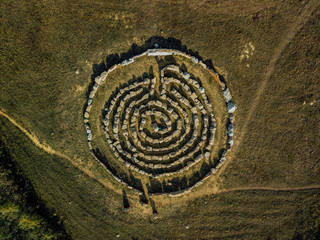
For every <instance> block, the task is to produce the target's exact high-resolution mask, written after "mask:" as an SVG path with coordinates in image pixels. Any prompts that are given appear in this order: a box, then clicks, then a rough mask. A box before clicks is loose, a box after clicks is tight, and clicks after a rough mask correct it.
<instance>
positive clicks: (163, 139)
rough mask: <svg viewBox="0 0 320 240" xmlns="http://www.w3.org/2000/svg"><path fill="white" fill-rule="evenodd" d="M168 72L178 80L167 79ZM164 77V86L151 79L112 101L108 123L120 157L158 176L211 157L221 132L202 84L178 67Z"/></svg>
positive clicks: (169, 68)
mask: <svg viewBox="0 0 320 240" xmlns="http://www.w3.org/2000/svg"><path fill="white" fill-rule="evenodd" d="M168 72H169V73H171V74H170V75H173V74H175V75H176V76H177V78H174V77H167V73H168ZM160 75H161V78H160V82H157V79H156V78H153V79H148V78H146V79H144V80H143V81H141V82H134V83H132V84H130V85H128V86H127V87H124V88H122V89H120V90H119V91H118V93H117V94H116V96H115V97H113V98H111V99H110V100H109V103H110V105H109V106H108V107H107V108H106V109H105V110H106V112H107V114H106V117H105V119H104V121H103V123H104V126H105V134H106V137H107V141H108V143H109V145H110V147H111V148H112V149H113V151H114V154H115V156H116V157H117V159H118V160H119V161H120V162H122V163H123V164H125V165H126V166H127V167H128V168H131V169H134V170H136V171H138V172H139V173H142V174H148V175H153V176H155V175H161V174H167V175H169V173H172V172H177V171H182V170H184V169H188V168H189V167H190V166H192V165H193V164H195V163H196V162H198V161H201V160H203V159H204V158H209V157H210V149H211V147H212V146H213V143H214V133H215V130H216V128H215V125H216V121H215V118H214V115H213V113H212V106H211V104H210V102H209V99H208V97H207V96H206V94H205V89H204V88H203V87H202V86H201V83H200V82H198V81H197V80H195V79H192V78H191V77H190V74H189V73H187V72H182V71H180V69H179V67H178V66H175V65H169V66H166V67H165V68H163V69H162V70H161V73H160ZM146 125H149V129H148V128H147V127H146ZM121 139H123V140H124V141H122V140H121Z"/></svg>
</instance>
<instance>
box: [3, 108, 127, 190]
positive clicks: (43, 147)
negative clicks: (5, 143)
mask: <svg viewBox="0 0 320 240" xmlns="http://www.w3.org/2000/svg"><path fill="white" fill-rule="evenodd" d="M0 115H1V116H3V117H5V118H6V119H8V120H9V121H10V122H11V123H12V124H13V125H14V126H16V127H17V128H18V129H20V130H21V131H22V132H23V133H24V134H25V135H26V136H27V137H28V138H29V139H30V140H31V141H32V143H33V144H34V145H36V146H37V147H38V148H39V149H41V150H43V151H45V152H46V153H49V154H50V155H55V156H58V157H60V158H63V159H66V160H68V161H69V162H70V163H71V164H72V166H74V167H76V168H77V169H79V170H80V171H81V172H83V173H84V174H86V175H87V176H89V177H90V178H92V179H94V180H96V181H98V182H99V183H101V184H102V185H103V186H105V187H107V188H109V189H113V190H114V191H116V192H118V193H119V194H120V193H121V191H120V190H117V189H114V188H113V187H112V186H111V184H110V183H108V182H105V181H101V180H99V179H97V178H96V177H95V176H94V175H93V174H92V173H91V172H90V171H89V170H87V169H86V168H84V167H81V166H79V165H78V164H76V163H75V161H74V160H72V159H71V158H70V157H68V156H67V155H65V154H63V153H61V152H58V151H56V150H54V149H53V148H52V147H51V146H49V145H48V144H46V143H44V142H43V141H40V139H39V138H38V137H37V136H36V135H35V134H33V133H30V132H29V131H28V130H26V129H25V128H24V127H22V126H21V125H20V124H19V123H17V122H16V121H15V120H14V119H13V118H11V117H10V116H9V115H8V114H7V113H6V112H5V111H4V110H3V109H2V108H0Z"/></svg>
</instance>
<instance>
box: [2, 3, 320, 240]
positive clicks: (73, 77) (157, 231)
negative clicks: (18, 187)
mask: <svg viewBox="0 0 320 240" xmlns="http://www.w3.org/2000/svg"><path fill="white" fill-rule="evenodd" d="M0 12H1V26H0V39H1V46H0V69H1V81H0V107H1V108H2V109H5V110H6V112H7V113H8V115H9V116H10V117H12V118H13V119H14V120H15V121H17V122H18V123H19V124H21V125H22V126H23V127H24V128H25V129H27V131H29V132H30V133H33V134H35V135H36V136H37V137H38V138H39V139H40V140H41V141H43V143H46V144H48V145H50V146H51V147H52V148H53V149H55V150H56V151H58V152H61V153H63V154H65V155H66V156H68V159H69V160H67V159H65V158H62V157H58V156H55V155H49V154H48V153H46V152H44V151H42V150H41V149H39V148H37V147H36V146H35V145H34V144H33V143H32V142H31V141H30V140H29V139H28V138H27V137H26V136H25V135H24V134H23V133H22V132H21V131H20V130H19V129H18V128H16V127H14V126H13V125H12V124H11V123H10V122H9V121H8V120H7V119H6V118H4V117H2V116H1V117H0V120H1V124H0V127H1V128H0V129H1V130H0V132H1V136H2V138H3V139H4V140H3V141H4V143H5V147H6V149H8V152H9V154H10V156H11V158H12V159H13V160H14V161H15V162H16V163H17V166H19V168H20V169H21V170H22V172H23V173H24V175H25V177H26V178H28V179H29V180H30V181H31V183H32V185H33V187H34V189H35V192H36V193H37V194H38V196H39V197H40V198H41V199H42V200H43V201H44V203H45V204H46V206H47V207H48V208H49V209H51V210H52V213H56V214H57V215H58V216H60V218H61V219H62V222H63V225H64V227H65V229H66V231H67V233H68V234H69V235H70V236H71V237H72V238H73V239H113V238H115V236H116V234H117V233H119V234H120V239H316V233H318V234H319V219H320V217H319V199H320V197H319V193H320V191H319V190H316V189H314V190H305V191H302V190H301V191H262V190H247V191H230V192H221V190H224V189H232V188H248V187H270V188H279V187H281V188H294V187H309V186H316V185H317V186H319V185H320V179H319V175H320V164H319V161H320V159H319V156H320V152H319V151H320V129H319V126H320V115H319V108H320V102H319V99H320V96H319V94H320V80H319V79H320V66H319V65H320V60H319V59H320V44H319V40H320V39H319V33H320V30H319V29H320V8H319V4H318V1H317V0H310V1H305V0H301V1H298V0H297V1H296V0H285V1H270V0H262V1H258V0H257V1H256V0H252V1H250V3H248V1H245V0H233V1H225V0H216V1H202V0H201V1H152V2H149V1H129V2H128V1H121V0H120V1H95V2H94V3H93V2H92V1H59V2H55V1H45V2H39V1H33V0H31V1H16V0H11V1H7V0H4V1H3V4H1V6H0ZM153 36H161V37H164V38H168V37H174V38H176V39H180V40H181V42H182V44H183V45H186V46H187V47H188V48H189V49H192V50H193V51H197V52H198V53H199V55H200V56H202V57H203V58H204V59H211V60H212V63H213V66H214V67H215V68H216V70H217V71H218V72H219V73H220V74H222V75H223V77H224V78H225V79H226V81H227V83H228V86H229V87H230V89H231V91H232V95H233V97H234V101H235V103H236V105H237V112H236V115H235V123H236V125H235V148H233V149H232V150H231V152H230V153H231V154H230V155H229V156H228V159H227V162H226V164H225V167H223V168H222V169H221V171H220V172H219V174H218V175H217V176H215V177H212V178H210V180H209V181H208V183H206V184H204V185H202V186H200V187H199V188H198V189H197V190H196V191H194V192H192V194H189V195H187V196H184V197H181V198H168V197H166V196H164V197H153V198H152V199H153V201H154V203H155V208H156V209H157V211H158V214H159V218H158V219H154V218H153V215H152V209H151V206H149V207H143V206H141V205H140V204H139V202H138V196H137V195H135V194H134V193H133V192H130V191H127V190H126V189H125V191H126V192H127V194H128V199H129V202H130V206H131V207H130V211H129V212H124V211H123V196H122V188H123V187H122V186H121V185H118V184H117V183H116V182H115V181H114V180H113V179H112V177H111V176H109V175H108V174H107V173H106V172H105V171H104V170H103V168H102V167H101V166H100V165H98V164H97V163H96V162H95V160H94V159H93V158H92V156H91V154H90V152H89V151H88V147H87V142H86V136H85V129H84V127H83V118H82V114H83V106H84V104H85V102H86V93H87V90H88V86H89V84H90V82H91V75H92V74H93V71H94V66H95V65H94V64H98V63H101V62H103V61H105V58H106V56H107V55H109V54H114V53H118V54H120V53H123V52H127V51H128V49H130V48H131V47H132V44H133V43H135V44H137V45H142V44H143V43H144V42H145V41H146V40H148V39H149V38H151V37H153ZM288 39H289V40H288ZM270 62H271V64H270ZM273 62H274V63H273ZM148 70H149V68H147V69H145V70H143V71H148ZM77 73H79V74H77ZM269 73H270V74H271V75H270V78H269V79H268V78H266V75H267V74H269ZM123 81H126V79H123ZM264 84H265V85H264ZM263 86H265V87H263ZM258 93H260V95H258ZM257 96H258V97H257ZM256 100H257V101H256ZM254 104H256V107H255V108H252V106H255V105H254ZM252 109H254V111H253V112H252V114H251V115H250V114H249V113H250V111H252ZM248 116H250V118H248ZM79 169H82V170H83V169H85V171H81V170H79ZM188 224H189V225H190V227H189V228H188V229H186V226H187V225H188ZM317 236H319V235H317ZM301 237H302V238H301Z"/></svg>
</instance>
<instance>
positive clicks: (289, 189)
mask: <svg viewBox="0 0 320 240" xmlns="http://www.w3.org/2000/svg"><path fill="white" fill-rule="evenodd" d="M314 189H320V185H314V186H306V187H292V188H273V187H243V188H228V189H221V190H219V191H218V192H217V193H225V192H238V191H239V192H240V191H253V190H259V191H277V192H289V191H303V190H314Z"/></svg>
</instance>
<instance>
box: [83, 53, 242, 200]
mask: <svg viewBox="0 0 320 240" xmlns="http://www.w3.org/2000/svg"><path fill="white" fill-rule="evenodd" d="M145 55H148V56H170V55H178V56H183V57H185V58H188V59H190V60H191V61H193V62H194V63H195V64H199V65H200V66H202V67H203V68H204V69H205V70H207V71H208V72H209V73H210V74H211V75H212V76H213V77H214V79H215V80H216V81H218V82H219V85H220V87H221V90H222V92H223V96H224V98H225V103H226V108H227V112H228V114H229V118H228V119H229V124H228V126H227V129H228V131H227V137H228V138H227V150H224V151H223V153H222V154H221V156H220V158H219V162H218V163H217V165H216V166H215V167H213V168H212V169H211V171H210V172H209V173H208V174H207V175H206V176H205V177H204V178H203V179H201V180H200V181H198V182H197V183H195V184H194V185H193V186H191V187H189V188H185V189H183V190H181V191H176V192H171V193H159V194H158V193H157V194H156V195H162V194H166V195H168V196H169V197H178V196H181V195H183V194H185V193H188V192H190V191H191V190H192V189H193V188H195V187H197V186H199V185H202V184H203V182H204V181H206V179H208V177H209V176H210V175H211V174H215V173H216V172H217V171H218V169H219V168H220V167H221V166H222V164H223V163H224V162H225V161H226V156H227V152H228V151H229V150H230V149H231V146H232V145H233V142H234V141H233V128H234V127H233V123H234V115H233V113H234V112H235V110H236V106H235V104H234V103H233V102H232V96H231V92H230V90H229V88H227V87H226V84H225V83H224V82H223V81H221V77H220V76H219V74H218V73H217V72H215V71H214V70H213V69H211V68H210V67H209V66H207V65H206V64H205V63H203V62H202V61H201V60H199V59H198V58H196V57H194V56H190V55H188V54H187V53H184V52H181V51H179V50H175V49H148V50H147V51H145V52H143V53H141V54H138V55H135V56H134V57H132V58H129V59H127V60H124V61H122V62H121V63H119V64H115V65H113V66H112V67H110V68H109V69H108V71H104V72H102V73H101V75H100V76H97V77H96V78H95V84H94V86H93V88H92V90H91V92H90V93H89V97H88V99H87V102H86V104H87V108H86V110H85V113H84V126H85V129H86V133H87V140H88V147H89V150H90V152H91V154H92V155H93V157H94V159H95V160H96V161H97V162H98V163H99V164H100V165H101V166H102V167H103V168H104V169H106V171H107V172H108V173H109V174H111V176H112V177H113V178H114V179H115V180H116V181H117V182H119V183H121V184H123V185H124V186H126V187H128V188H129V189H133V187H132V186H130V185H128V184H127V183H126V182H124V181H122V180H121V179H120V178H118V177H117V176H115V175H114V174H113V173H112V172H111V171H110V170H109V169H108V168H107V167H106V165H105V164H103V163H102V162H101V161H100V160H99V159H98V158H97V156H96V155H95V154H94V152H93V147H92V144H91V139H92V133H91V129H90V125H89V117H90V110H91V108H92V101H93V98H94V96H95V94H96V92H97V90H98V88H99V86H100V85H101V84H103V83H104V81H105V80H106V78H107V76H108V75H109V74H110V73H111V72H113V71H114V70H116V69H117V68H119V67H121V66H126V65H129V64H131V63H133V62H134V61H135V59H137V58H140V57H142V56H145ZM134 190H135V192H137V191H138V192H140V191H139V190H136V189H134ZM149 195H150V196H152V195H153V194H149Z"/></svg>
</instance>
